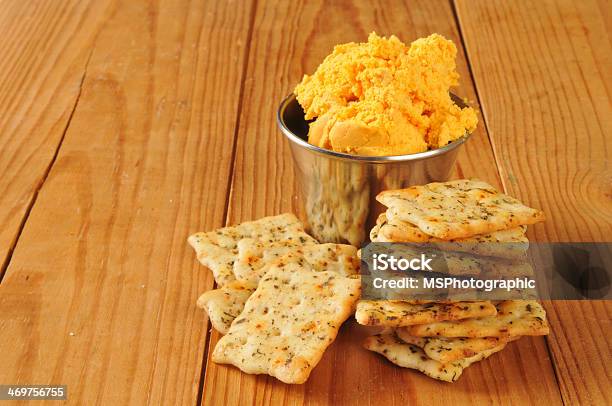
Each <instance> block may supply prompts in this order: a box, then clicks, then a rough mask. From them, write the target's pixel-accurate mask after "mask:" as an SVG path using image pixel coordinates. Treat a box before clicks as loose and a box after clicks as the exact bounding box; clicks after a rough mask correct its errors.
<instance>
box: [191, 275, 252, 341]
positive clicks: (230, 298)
mask: <svg viewBox="0 0 612 406" xmlns="http://www.w3.org/2000/svg"><path fill="white" fill-rule="evenodd" d="M256 288H257V285H250V284H248V283H243V282H240V281H233V282H230V283H228V284H227V285H225V286H223V287H221V288H219V289H213V290H209V291H208V292H205V293H203V294H202V295H200V297H199V298H198V302H197V305H198V307H199V308H201V309H204V310H205V311H206V313H207V314H208V318H209V320H210V323H211V324H212V326H213V327H214V328H215V330H217V331H219V332H220V333H221V334H227V331H228V330H229V328H230V325H231V324H232V321H234V319H235V318H236V317H238V315H239V314H240V313H242V309H243V308H244V304H245V303H246V301H247V299H248V298H249V296H251V294H252V293H253V292H254V291H255V289H256Z"/></svg>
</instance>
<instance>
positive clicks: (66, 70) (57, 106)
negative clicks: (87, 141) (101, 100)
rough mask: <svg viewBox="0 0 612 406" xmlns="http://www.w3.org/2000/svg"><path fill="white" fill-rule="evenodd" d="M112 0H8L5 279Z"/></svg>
mask: <svg viewBox="0 0 612 406" xmlns="http://www.w3.org/2000/svg"><path fill="white" fill-rule="evenodd" d="M110 3H111V2H110V1H106V0H104V1H64V2H57V1H45V2H30V1H4V2H2V3H1V6H0V111H1V112H2V114H0V149H1V150H2V153H1V154H0V172H1V173H2V177H0V279H2V274H3V272H4V270H5V268H6V263H7V260H8V258H9V256H10V254H11V252H12V250H13V247H14V245H15V241H16V240H17V236H18V234H19V232H20V231H21V226H22V223H23V221H24V220H25V217H26V216H27V212H28V210H29V208H30V207H31V204H32V202H33V199H34V197H35V195H36V193H37V191H38V189H39V187H40V185H41V184H42V182H43V180H44V178H45V176H46V174H47V170H48V168H49V165H50V164H51V162H52V160H53V157H54V155H55V152H56V150H57V148H58V146H59V144H60V142H61V139H62V136H63V135H64V130H65V128H66V125H67V123H68V120H69V117H70V115H71V113H72V111H73V109H74V106H75V103H76V100H77V98H78V95H79V92H80V89H81V83H82V80H83V75H84V72H85V65H86V63H87V59H88V57H89V53H90V48H91V44H92V43H93V41H94V38H95V36H96V33H97V32H98V31H99V30H100V27H101V24H102V21H103V20H104V18H105V16H106V15H107V14H108V12H109V11H110V7H109V6H110Z"/></svg>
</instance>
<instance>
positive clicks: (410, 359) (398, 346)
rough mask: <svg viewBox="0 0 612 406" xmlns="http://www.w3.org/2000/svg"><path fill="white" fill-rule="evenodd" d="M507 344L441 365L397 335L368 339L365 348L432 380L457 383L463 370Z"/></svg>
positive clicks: (382, 335) (377, 336)
mask: <svg viewBox="0 0 612 406" xmlns="http://www.w3.org/2000/svg"><path fill="white" fill-rule="evenodd" d="M505 345H506V344H505V343H503V344H500V345H499V346H497V347H494V348H491V349H488V350H485V351H481V352H479V353H478V354H476V355H473V356H472V357H469V358H463V359H460V360H457V361H453V362H449V363H441V362H439V361H436V360H434V359H431V358H429V357H428V356H427V354H426V353H425V351H423V349H421V348H420V347H418V346H416V345H413V344H408V343H405V342H403V341H402V340H400V339H399V338H398V337H397V336H396V335H395V334H393V333H391V334H377V335H375V336H371V337H368V338H367V339H366V340H365V342H364V347H365V348H366V349H368V350H370V351H374V352H377V353H379V354H381V355H383V356H384V357H385V358H387V359H388V360H389V361H391V362H393V363H394V364H396V365H398V366H400V367H403V368H410V369H416V370H418V371H420V372H422V373H424V374H425V375H427V376H429V377H430V378H434V379H438V380H440V381H445V382H455V381H456V380H457V379H459V377H460V376H461V374H462V373H463V370H464V369H465V368H467V367H468V366H470V365H471V364H473V363H474V362H478V361H480V360H483V359H485V358H487V357H489V356H490V355H492V354H494V353H496V352H498V351H501V350H502V349H503V348H504V347H505Z"/></svg>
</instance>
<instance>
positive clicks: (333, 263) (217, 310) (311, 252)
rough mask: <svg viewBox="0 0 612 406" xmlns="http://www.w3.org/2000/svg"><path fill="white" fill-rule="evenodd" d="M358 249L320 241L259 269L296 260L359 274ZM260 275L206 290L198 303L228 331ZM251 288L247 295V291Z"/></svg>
mask: <svg viewBox="0 0 612 406" xmlns="http://www.w3.org/2000/svg"><path fill="white" fill-rule="evenodd" d="M356 251H357V248H355V247H353V246H351V245H343V244H317V245H310V246H307V247H304V248H303V249H301V250H296V251H293V252H291V253H289V254H286V255H284V256H282V257H280V258H276V259H275V260H272V261H271V262H270V263H268V264H266V265H264V266H263V267H262V268H260V269H258V272H263V273H264V274H265V272H267V271H268V270H269V269H270V267H272V266H276V267H279V268H281V269H292V268H290V267H286V265H287V264H289V263H297V264H299V265H302V266H304V264H305V263H306V264H308V266H310V267H312V270H313V271H316V272H322V271H331V272H336V273H337V274H339V275H343V276H349V275H355V274H357V273H359V260H358V258H357V257H356ZM258 282H259V278H258V279H257V280H255V281H252V280H251V281H249V280H246V281H243V280H238V281H233V282H230V283H229V284H227V285H226V286H223V287H222V288H220V289H215V290H212V291H209V292H206V293H204V294H203V295H202V296H200V299H198V306H200V307H201V308H203V309H205V310H206V312H207V313H208V317H209V319H210V321H211V324H212V325H213V327H214V328H215V329H216V330H218V331H219V332H221V333H223V334H226V333H227V331H228V330H229V327H230V324H232V321H234V319H235V318H236V317H237V316H238V315H239V314H240V313H241V312H242V310H243V309H244V304H245V303H246V301H247V299H248V298H249V296H250V295H251V293H252V292H253V291H254V290H255V288H257V283H258ZM247 290H248V294H247V293H246V291H247Z"/></svg>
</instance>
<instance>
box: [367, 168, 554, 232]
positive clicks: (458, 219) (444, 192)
mask: <svg viewBox="0 0 612 406" xmlns="http://www.w3.org/2000/svg"><path fill="white" fill-rule="evenodd" d="M376 199H377V200H378V201H379V202H381V203H382V204H384V205H385V206H387V207H389V210H388V215H389V216H390V217H391V218H393V219H396V220H400V221H406V222H408V223H411V224H414V225H416V226H417V227H418V228H419V229H421V230H422V231H423V232H424V233H426V234H428V235H431V236H433V237H437V238H440V239H443V240H451V239H456V238H466V237H471V236H474V235H479V234H488V233H492V232H494V231H498V230H505V229H509V228H514V227H518V226H520V225H527V224H534V223H537V222H540V221H543V220H544V213H543V212H542V211H540V210H536V209H532V208H530V207H527V206H525V205H523V204H522V203H521V202H519V201H518V200H517V199H515V198H513V197H510V196H507V195H505V194H502V193H499V192H498V191H497V190H495V188H493V187H492V186H491V185H489V184H487V183H485V182H482V181H479V180H466V179H463V180H456V181H451V182H446V183H437V182H434V183H430V184H427V185H424V186H413V187H410V188H407V189H399V190H388V191H385V192H382V193H380V194H379V195H378V196H377V197H376Z"/></svg>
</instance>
